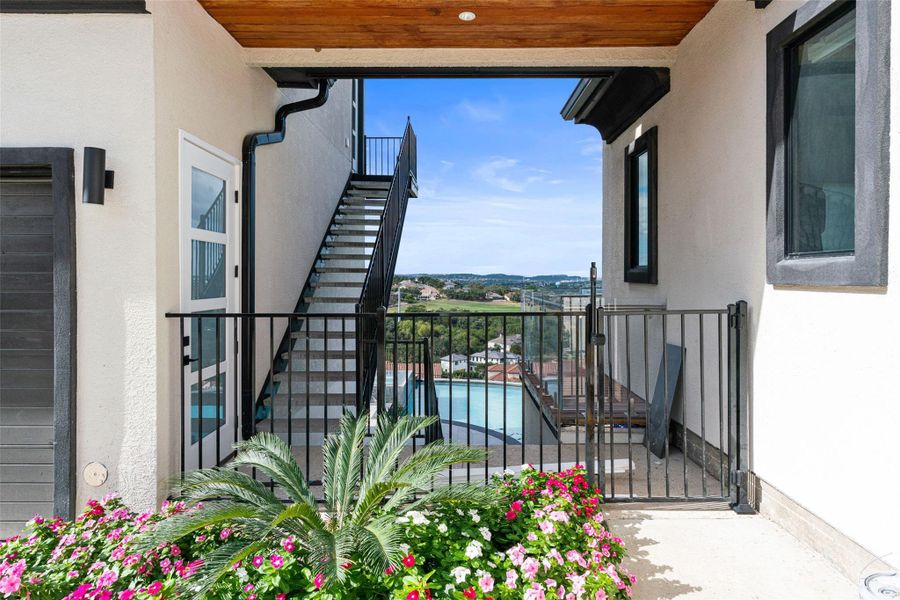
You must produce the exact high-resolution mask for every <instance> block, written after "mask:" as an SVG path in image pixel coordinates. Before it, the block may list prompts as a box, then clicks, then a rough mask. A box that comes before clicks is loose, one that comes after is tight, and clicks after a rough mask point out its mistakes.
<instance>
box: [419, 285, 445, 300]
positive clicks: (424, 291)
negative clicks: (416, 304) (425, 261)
mask: <svg viewBox="0 0 900 600" xmlns="http://www.w3.org/2000/svg"><path fill="white" fill-rule="evenodd" d="M440 297H441V292H439V291H438V289H437V288H433V287H431V286H430V285H423V286H422V287H421V288H420V289H419V298H420V299H421V300H437V299H438V298H440Z"/></svg>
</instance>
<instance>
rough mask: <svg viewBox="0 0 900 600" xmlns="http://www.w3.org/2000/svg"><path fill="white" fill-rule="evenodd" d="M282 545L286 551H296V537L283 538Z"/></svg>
mask: <svg viewBox="0 0 900 600" xmlns="http://www.w3.org/2000/svg"><path fill="white" fill-rule="evenodd" d="M281 547H282V548H284V551H285V552H287V553H288V554H290V553H291V552H293V551H294V539H293V538H284V539H283V540H281Z"/></svg>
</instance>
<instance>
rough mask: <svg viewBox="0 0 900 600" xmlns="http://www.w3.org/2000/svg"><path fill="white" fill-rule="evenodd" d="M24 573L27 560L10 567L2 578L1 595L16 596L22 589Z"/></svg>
mask: <svg viewBox="0 0 900 600" xmlns="http://www.w3.org/2000/svg"><path fill="white" fill-rule="evenodd" d="M4 562H5V561H4ZM24 572H25V559H20V560H19V561H18V562H16V563H15V564H14V565H13V566H12V567H9V568H8V569H7V570H6V572H5V573H4V574H3V577H2V578H0V593H3V594H14V593H16V592H18V591H19V588H20V587H22V573H24Z"/></svg>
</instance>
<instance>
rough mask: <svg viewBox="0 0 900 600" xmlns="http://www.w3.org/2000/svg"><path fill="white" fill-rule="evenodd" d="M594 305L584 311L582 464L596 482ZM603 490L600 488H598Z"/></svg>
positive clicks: (589, 304) (592, 480)
mask: <svg viewBox="0 0 900 600" xmlns="http://www.w3.org/2000/svg"><path fill="white" fill-rule="evenodd" d="M593 327H594V305H593V304H591V303H588V305H587V306H586V307H585V309H584V328H585V333H584V337H585V339H586V340H587V343H586V344H585V348H584V376H585V382H584V398H585V403H584V408H585V419H584V428H585V429H584V462H585V463H587V475H588V480H589V481H591V483H593V482H594V481H596V456H595V454H594V422H595V416H594V400H595V398H596V394H595V393H594V392H595V390H594V342H593V333H592V332H593ZM600 489H601V490H602V489H603V488H602V487H601V488H600Z"/></svg>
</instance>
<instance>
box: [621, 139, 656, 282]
mask: <svg viewBox="0 0 900 600" xmlns="http://www.w3.org/2000/svg"><path fill="white" fill-rule="evenodd" d="M656 147H657V144H656V127H654V128H652V129H650V130H648V131H647V132H646V133H644V134H643V135H642V136H641V137H639V138H638V139H636V140H635V141H634V142H633V143H632V144H631V145H630V146H628V148H626V150H625V281H627V282H629V283H656V242H657V235H656V222H657V221H656V187H657V173H656V162H657V157H656Z"/></svg>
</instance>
